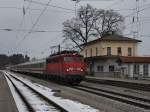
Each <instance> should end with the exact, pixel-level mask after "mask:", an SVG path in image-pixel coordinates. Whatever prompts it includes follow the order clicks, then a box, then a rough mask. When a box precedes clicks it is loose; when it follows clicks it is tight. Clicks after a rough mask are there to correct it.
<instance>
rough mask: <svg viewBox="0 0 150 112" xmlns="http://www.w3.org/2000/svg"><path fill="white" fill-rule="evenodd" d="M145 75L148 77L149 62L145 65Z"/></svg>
mask: <svg viewBox="0 0 150 112" xmlns="http://www.w3.org/2000/svg"><path fill="white" fill-rule="evenodd" d="M143 75H144V76H145V77H148V64H144V65H143Z"/></svg>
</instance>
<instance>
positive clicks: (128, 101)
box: [71, 86, 150, 109]
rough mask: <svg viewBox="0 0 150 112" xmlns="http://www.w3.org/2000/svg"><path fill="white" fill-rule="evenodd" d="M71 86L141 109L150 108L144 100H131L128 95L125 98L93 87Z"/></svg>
mask: <svg viewBox="0 0 150 112" xmlns="http://www.w3.org/2000/svg"><path fill="white" fill-rule="evenodd" d="M71 88H74V89H77V90H81V91H84V92H88V93H92V94H94V95H97V96H103V97H106V98H109V99H112V100H116V101H119V102H122V103H126V104H130V105H133V106H136V107H140V108H143V109H150V105H149V104H146V103H144V102H143V103H142V102H139V101H133V99H130V98H129V97H128V98H127V97H123V96H118V95H114V94H110V93H107V92H101V91H98V90H93V89H89V88H85V87H80V86H74V87H71Z"/></svg>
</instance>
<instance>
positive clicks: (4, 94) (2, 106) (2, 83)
mask: <svg viewBox="0 0 150 112" xmlns="http://www.w3.org/2000/svg"><path fill="white" fill-rule="evenodd" d="M0 112H18V109H17V106H16V103H15V101H14V99H13V96H12V94H11V91H10V89H9V86H8V84H7V81H6V79H5V76H4V75H3V74H2V72H1V71H0Z"/></svg>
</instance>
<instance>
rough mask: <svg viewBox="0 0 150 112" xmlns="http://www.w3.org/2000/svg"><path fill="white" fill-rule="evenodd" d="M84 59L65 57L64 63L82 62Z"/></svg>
mask: <svg viewBox="0 0 150 112" xmlns="http://www.w3.org/2000/svg"><path fill="white" fill-rule="evenodd" d="M82 60H83V58H82V57H64V61H66V62H69V61H78V62H79V61H82Z"/></svg>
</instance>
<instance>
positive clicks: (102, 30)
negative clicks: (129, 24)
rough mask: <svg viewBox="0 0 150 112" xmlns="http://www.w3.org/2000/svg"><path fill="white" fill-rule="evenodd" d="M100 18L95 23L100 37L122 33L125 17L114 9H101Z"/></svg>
mask: <svg viewBox="0 0 150 112" xmlns="http://www.w3.org/2000/svg"><path fill="white" fill-rule="evenodd" d="M99 11H100V12H101V13H100V16H99V19H98V20H97V21H96V22H95V23H94V27H93V28H94V29H95V30H96V33H98V35H99V37H103V36H105V35H107V34H113V33H117V34H118V33H122V30H123V28H124V25H123V23H124V18H123V16H122V15H120V14H119V13H117V12H114V11H113V10H99Z"/></svg>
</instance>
